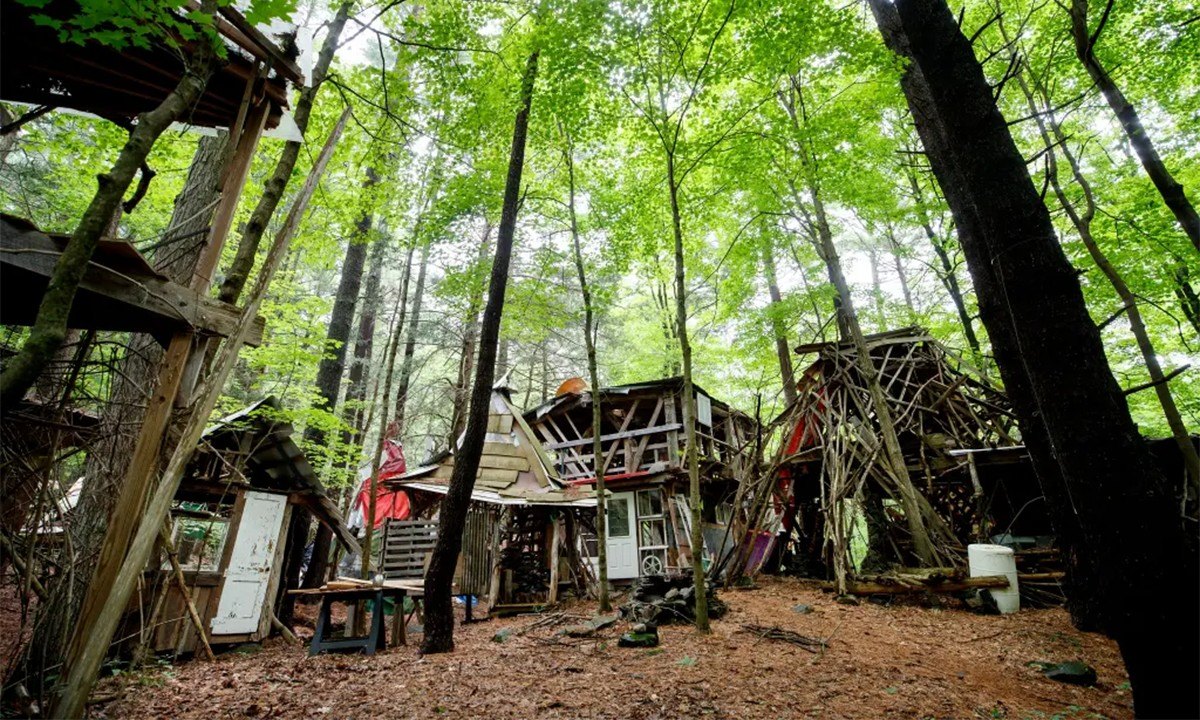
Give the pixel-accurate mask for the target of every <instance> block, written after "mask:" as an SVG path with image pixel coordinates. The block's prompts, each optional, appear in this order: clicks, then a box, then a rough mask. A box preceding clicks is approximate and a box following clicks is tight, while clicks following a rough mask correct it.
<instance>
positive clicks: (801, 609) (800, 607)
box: [792, 603, 813, 615]
mask: <svg viewBox="0 0 1200 720" xmlns="http://www.w3.org/2000/svg"><path fill="white" fill-rule="evenodd" d="M812 611H813V609H812V605H805V604H804V603H799V604H797V605H793V606H792V612H794V613H799V614H801V615H807V614H809V613H810V612H812Z"/></svg>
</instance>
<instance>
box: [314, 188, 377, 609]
mask: <svg viewBox="0 0 1200 720" xmlns="http://www.w3.org/2000/svg"><path fill="white" fill-rule="evenodd" d="M366 174H367V177H366V180H364V181H363V190H364V193H363V194H364V195H368V192H367V191H369V190H370V188H371V187H372V186H374V185H375V184H376V183H377V182H379V176H378V175H377V174H376V173H375V170H374V169H373V168H367V172H366ZM373 224H374V219H373V218H372V216H371V210H370V209H369V208H368V209H365V210H363V215H362V217H361V218H359V219H358V223H357V224H356V226H355V229H356V231H357V232H356V236H355V237H353V238H351V239H350V244H349V246H348V247H347V248H346V258H345V259H344V260H343V261H342V276H341V279H340V280H339V281H338V289H337V295H336V296H335V297H334V301H333V313H332V314H331V315H330V317H329V329H328V331H327V332H326V335H325V353H326V354H325V355H324V356H323V357H322V358H321V364H320V366H319V367H318V369H317V400H316V402H315V403H314V407H315V408H316V409H319V410H326V411H329V412H333V408H334V405H336V404H337V399H338V395H339V394H340V393H341V389H342V374H343V372H344V370H345V368H346V348H347V345H348V344H349V342H350V328H351V326H352V325H353V324H354V312H355V307H356V306H357V305H358V293H359V290H360V289H361V287H362V275H363V266H364V265H365V264H366V259H367V257H366V256H367V245H368V244H369V243H370V242H371V228H372V225H373ZM304 441H305V443H306V444H308V445H310V446H321V445H324V444H325V431H324V430H322V429H321V428H320V427H319V426H316V425H313V424H311V423H310V424H309V426H308V427H306V428H305V429H304ZM293 513H295V514H302V515H305V516H307V517H311V513H309V512H308V511H307V510H304V509H302V508H295V509H294V510H293ZM304 523H305V524H306V525H307V524H308V521H307V519H305V520H304ZM332 543H333V531H332V530H330V529H329V526H328V525H325V524H323V523H322V524H319V525H318V526H317V534H316V537H315V538H314V540H313V553H312V560H310V561H309V563H308V570H307V572H305V573H304V582H303V583H301V587H305V588H318V587H321V584H322V583H323V582H324V581H325V570H326V568H327V567H328V566H329V550H330V547H331V545H332Z"/></svg>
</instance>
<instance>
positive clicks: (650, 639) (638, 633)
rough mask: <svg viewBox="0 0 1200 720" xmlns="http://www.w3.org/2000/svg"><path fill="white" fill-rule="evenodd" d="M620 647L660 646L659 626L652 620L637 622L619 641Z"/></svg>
mask: <svg viewBox="0 0 1200 720" xmlns="http://www.w3.org/2000/svg"><path fill="white" fill-rule="evenodd" d="M617 646H618V647H633V648H652V647H658V626H657V625H655V624H654V623H652V622H645V623H637V624H635V625H634V626H633V627H632V628H631V629H630V630H629V632H627V633H625V634H624V635H622V636H621V639H620V640H618V641H617Z"/></svg>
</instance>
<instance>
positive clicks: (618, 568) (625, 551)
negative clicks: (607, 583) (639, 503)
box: [605, 492, 638, 580]
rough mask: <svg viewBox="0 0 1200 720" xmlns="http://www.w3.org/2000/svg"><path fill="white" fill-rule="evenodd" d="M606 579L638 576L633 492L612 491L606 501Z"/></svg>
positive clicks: (625, 578) (623, 578) (624, 578)
mask: <svg viewBox="0 0 1200 720" xmlns="http://www.w3.org/2000/svg"><path fill="white" fill-rule="evenodd" d="M607 505H608V507H607V513H606V517H607V519H608V541H607V543H606V544H605V545H606V549H607V550H608V579H609V580H627V579H629V578H635V577H637V576H638V548H637V537H636V535H635V534H634V518H635V516H634V512H633V493H631V492H626V493H613V494H612V496H610V497H609V500H608V503H607Z"/></svg>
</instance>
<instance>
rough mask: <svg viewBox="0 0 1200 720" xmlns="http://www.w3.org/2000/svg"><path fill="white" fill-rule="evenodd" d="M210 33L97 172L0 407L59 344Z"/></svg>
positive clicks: (199, 82)
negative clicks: (107, 233) (100, 248)
mask: <svg viewBox="0 0 1200 720" xmlns="http://www.w3.org/2000/svg"><path fill="white" fill-rule="evenodd" d="M200 12H201V13H202V14H204V15H207V16H211V15H212V14H213V13H214V12H216V2H215V0H205V1H204V2H203V3H202V5H201V7H200ZM215 42H218V41H216V40H215V39H213V38H210V37H209V36H208V34H207V33H200V34H199V38H198V39H197V40H196V42H195V43H194V49H193V50H192V54H191V56H190V57H189V58H187V60H186V65H185V68H184V73H183V77H181V78H180V79H179V83H178V84H177V85H176V86H175V87H174V89H172V90H171V92H170V93H168V94H167V96H166V97H165V98H163V100H162V102H161V103H159V104H158V105H157V106H156V107H155V108H154V109H153V110H148V111H146V112H144V113H142V114H141V115H139V116H138V119H137V123H136V124H135V125H134V126H133V130H132V131H130V133H129V139H128V140H126V142H125V145H124V146H123V147H122V148H121V152H120V154H118V155H117V160H116V162H115V163H113V166H112V168H111V169H109V171H108V172H106V173H103V174H101V175H98V176H97V178H96V180H97V184H98V187H97V188H96V193H95V195H93V196H92V200H91V202H90V203H89V204H88V207H87V209H86V210H84V213H83V217H82V218H80V220H79V224H78V225H77V226H76V227H75V232H73V233H72V234H71V239H70V240H69V241H68V242H67V247H66V249H64V250H63V252H62V255H60V256H59V258H58V262H56V263H55V265H54V272H53V273H52V274H51V276H50V282H49V284H48V285H47V286H46V292H45V294H44V295H43V296H42V300H41V304H40V305H39V306H38V312H37V318H36V319H35V320H34V324H33V327H32V328H31V329H30V331H29V337H28V338H26V340H25V342H24V343H22V345H21V349H20V350H19V351H18V352H17V354H16V356H14V357H13V358H11V359H10V360H9V361H8V362H6V363H5V364H4V371H3V372H2V373H0V412H7V409H9V408H13V407H16V406H17V404H18V403H19V402H20V401H21V399H22V398H23V397H25V392H26V391H27V390H28V389H29V388H30V387H31V386H32V385H33V383H34V381H35V380H37V376H38V374H39V373H40V372H41V371H42V368H43V367H45V365H46V363H47V362H48V361H49V360H50V358H52V357H53V356H54V353H55V352H56V351H57V350H58V348H59V347H60V346H61V345H62V343H63V340H64V339H65V338H66V335H67V316H68V315H69V314H70V312H71V305H72V304H73V302H74V300H75V291H76V289H77V288H78V287H79V282H80V281H81V280H82V279H83V274H84V272H86V271H87V267H88V264H89V263H90V262H91V259H92V253H93V252H94V251H95V249H96V245H97V244H98V243H99V242H100V235H101V233H103V232H104V230H105V228H106V227H108V224H109V221H110V220H111V219H112V217H113V213H115V212H116V211H117V209H118V206H119V205H120V203H121V197H122V196H123V195H124V194H125V191H126V190H127V189H128V188H129V185H130V183H131V182H132V181H133V176H134V175H135V174H136V173H137V171H138V168H140V167H142V166H143V164H144V163H145V161H146V157H147V156H148V155H149V154H150V150H151V149H152V148H153V147H154V143H155V142H156V141H157V140H158V138H159V136H160V135H162V134H163V132H165V131H166V129H167V128H168V127H169V126H170V125H171V123H173V122H175V121H176V120H178V119H179V118H181V117H183V116H184V115H185V114H186V113H187V112H188V111H189V110H191V109H192V106H193V105H195V103H196V101H197V100H199V99H200V96H201V94H203V92H204V88H205V86H206V85H207V84H208V79H209V76H210V75H211V74H212V72H213V68H214V66H215V63H216V58H215V55H216V52H215V51H216V46H215V44H214V43H215Z"/></svg>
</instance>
